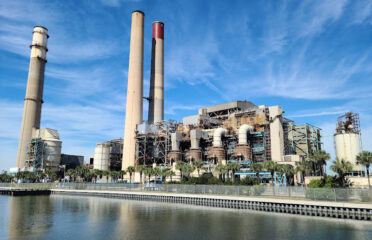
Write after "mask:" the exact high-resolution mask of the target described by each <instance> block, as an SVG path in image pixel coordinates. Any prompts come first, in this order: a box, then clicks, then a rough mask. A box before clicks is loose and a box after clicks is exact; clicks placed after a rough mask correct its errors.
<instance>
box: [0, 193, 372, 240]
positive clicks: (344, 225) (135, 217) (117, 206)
mask: <svg viewBox="0 0 372 240" xmlns="http://www.w3.org/2000/svg"><path fill="white" fill-rule="evenodd" d="M0 209H1V214H0V239H57V240H58V239H61V240H67V239H188V240H190V239H259V240H271V239H286V240H292V239H301V240H306V239H311V240H322V239H326V240H331V239H338V240H341V239H356V240H362V239H368V240H371V239H372V223H370V222H363V221H353V220H338V219H326V218H316V217H304V216H296V215H286V214H277V213H263V212H254V211H250V210H236V209H222V208H212V207H202V206H189V205H181V204H172V203H159V202H146V201H143V202H142V201H134V200H121V199H109V198H100V197H78V196H61V195H51V196H24V197H9V196H1V195H0Z"/></svg>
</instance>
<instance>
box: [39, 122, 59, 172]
mask: <svg viewBox="0 0 372 240" xmlns="http://www.w3.org/2000/svg"><path fill="white" fill-rule="evenodd" d="M39 134H40V138H41V139H43V140H44V144H45V152H44V161H45V167H46V169H50V170H53V171H58V170H59V165H60V164H61V149H62V141H61V140H59V134H58V131H57V130H54V129H50V128H43V129H40V131H39Z"/></svg>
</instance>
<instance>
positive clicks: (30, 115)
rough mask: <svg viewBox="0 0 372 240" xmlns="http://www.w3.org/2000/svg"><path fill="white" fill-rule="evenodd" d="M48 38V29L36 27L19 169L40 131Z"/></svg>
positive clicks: (18, 161)
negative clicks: (33, 134) (34, 136)
mask: <svg viewBox="0 0 372 240" xmlns="http://www.w3.org/2000/svg"><path fill="white" fill-rule="evenodd" d="M48 38H49V35H48V29H46V28H45V27H41V26H35V27H34V31H33V35H32V44H31V46H30V48H31V57H30V67H29V70H28V79H27V90H26V97H25V104H24V108H23V119H22V125H21V131H20V136H19V143H18V151H17V160H16V161H17V162H16V165H17V167H18V168H22V167H24V166H25V160H26V153H27V147H28V144H29V143H30V141H31V139H32V132H33V130H35V129H40V118H41V105H42V103H43V88H44V72H45V63H46V62H47V60H46V52H47V51H48V49H47V41H48Z"/></svg>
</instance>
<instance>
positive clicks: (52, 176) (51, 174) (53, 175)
mask: <svg viewBox="0 0 372 240" xmlns="http://www.w3.org/2000/svg"><path fill="white" fill-rule="evenodd" d="M45 175H46V176H47V177H48V178H49V180H50V181H51V182H53V181H54V180H56V178H57V174H56V173H55V172H53V171H51V170H49V169H46V170H45Z"/></svg>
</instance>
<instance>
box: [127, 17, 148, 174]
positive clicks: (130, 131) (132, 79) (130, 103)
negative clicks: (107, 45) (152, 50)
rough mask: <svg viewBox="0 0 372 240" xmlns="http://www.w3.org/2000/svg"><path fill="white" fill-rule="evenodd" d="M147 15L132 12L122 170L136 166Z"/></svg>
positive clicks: (140, 120) (140, 119)
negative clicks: (144, 33) (145, 20)
mask: <svg viewBox="0 0 372 240" xmlns="http://www.w3.org/2000/svg"><path fill="white" fill-rule="evenodd" d="M144 17H145V14H144V13H143V12H141V11H138V10H137V11H133V12H132V29H131V36H130V54H129V69H128V89H127V105H126V109H125V131H124V146H123V147H124V149H123V160H122V169H123V170H125V169H127V167H128V166H134V164H135V151H136V139H135V136H136V134H135V131H136V126H137V124H139V123H141V122H142V108H143V103H142V97H143V27H144Z"/></svg>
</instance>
